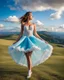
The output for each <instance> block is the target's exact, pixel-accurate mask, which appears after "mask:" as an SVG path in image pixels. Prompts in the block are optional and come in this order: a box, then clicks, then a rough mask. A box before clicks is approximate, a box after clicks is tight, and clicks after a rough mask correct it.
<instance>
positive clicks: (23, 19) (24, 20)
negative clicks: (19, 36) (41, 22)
mask: <svg viewBox="0 0 64 80" xmlns="http://www.w3.org/2000/svg"><path fill="white" fill-rule="evenodd" d="M30 13H32V12H30V11H28V12H26V13H25V14H24V15H23V16H21V17H20V18H19V19H20V23H24V22H26V21H27V20H28V16H29V14H30Z"/></svg>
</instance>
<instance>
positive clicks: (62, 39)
mask: <svg viewBox="0 0 64 80" xmlns="http://www.w3.org/2000/svg"><path fill="white" fill-rule="evenodd" d="M37 33H38V34H39V35H40V36H41V37H42V38H43V39H45V40H46V41H49V42H51V43H52V42H53V43H59V44H64V32H47V31H37ZM19 34H20V32H0V38H4V39H13V40H15V39H16V38H17V37H18V35H19Z"/></svg>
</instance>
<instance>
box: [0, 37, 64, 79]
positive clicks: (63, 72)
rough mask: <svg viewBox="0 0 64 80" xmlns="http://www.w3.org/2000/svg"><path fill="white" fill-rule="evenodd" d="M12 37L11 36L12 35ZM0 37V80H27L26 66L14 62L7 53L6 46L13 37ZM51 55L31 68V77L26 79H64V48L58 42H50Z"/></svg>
mask: <svg viewBox="0 0 64 80" xmlns="http://www.w3.org/2000/svg"><path fill="white" fill-rule="evenodd" d="M12 38H13V37H12ZM12 38H11V37H7V38H4V39H0V80H27V79H26V76H27V71H28V68H27V67H24V66H20V65H18V64H16V63H15V62H14V60H13V59H12V58H11V56H10V55H9V54H8V46H9V45H11V44H12V43H13V42H14V40H15V38H16V37H15V38H13V39H12ZM50 44H51V45H52V46H53V47H54V50H53V53H52V56H51V57H50V58H49V59H48V60H46V61H45V62H44V63H41V64H40V65H38V66H35V67H33V68H32V72H33V74H32V77H31V78H30V79H28V80H64V48H62V47H60V46H58V45H60V44H54V43H50Z"/></svg>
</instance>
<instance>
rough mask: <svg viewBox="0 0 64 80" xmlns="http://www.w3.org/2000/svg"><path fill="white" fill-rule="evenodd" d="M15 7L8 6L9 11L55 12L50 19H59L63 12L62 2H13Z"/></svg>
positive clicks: (53, 0)
mask: <svg viewBox="0 0 64 80" xmlns="http://www.w3.org/2000/svg"><path fill="white" fill-rule="evenodd" d="M13 1H14V3H15V5H14V6H9V7H10V9H12V10H13V9H17V10H22V9H23V10H26V11H44V10H55V11H56V12H55V13H52V14H51V15H50V17H51V19H60V18H61V14H62V13H63V11H64V0H13Z"/></svg>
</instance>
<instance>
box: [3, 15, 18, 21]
mask: <svg viewBox="0 0 64 80" xmlns="http://www.w3.org/2000/svg"><path fill="white" fill-rule="evenodd" d="M5 21H10V22H19V19H18V18H17V17H16V16H9V17H8V18H7V19H5Z"/></svg>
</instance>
